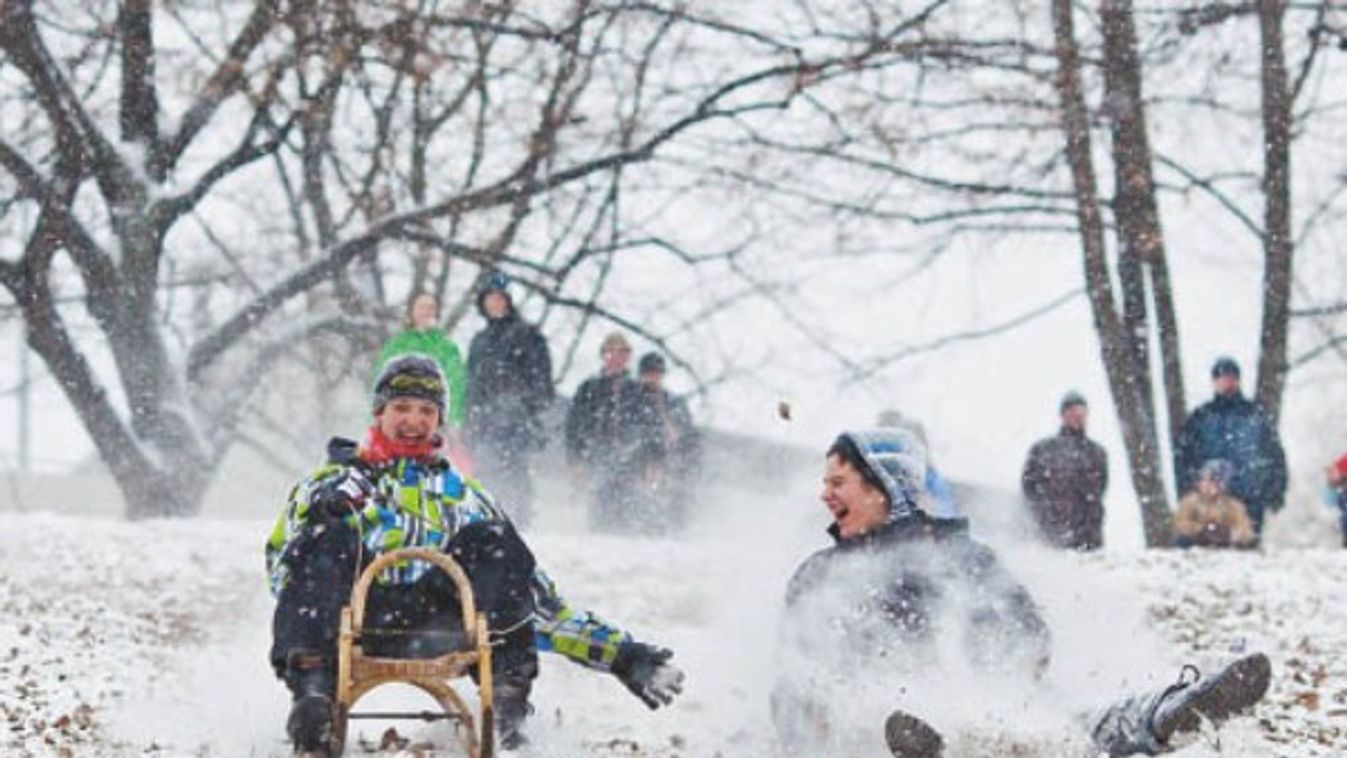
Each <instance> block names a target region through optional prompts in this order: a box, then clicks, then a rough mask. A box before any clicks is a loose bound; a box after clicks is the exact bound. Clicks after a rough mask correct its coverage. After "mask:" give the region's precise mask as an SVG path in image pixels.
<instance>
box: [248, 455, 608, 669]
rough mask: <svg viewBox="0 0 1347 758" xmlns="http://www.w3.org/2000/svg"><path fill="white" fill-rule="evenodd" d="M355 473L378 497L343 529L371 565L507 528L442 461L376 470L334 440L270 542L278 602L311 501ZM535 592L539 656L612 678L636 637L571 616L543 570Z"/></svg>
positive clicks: (395, 578)
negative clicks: (466, 532)
mask: <svg viewBox="0 0 1347 758" xmlns="http://www.w3.org/2000/svg"><path fill="white" fill-rule="evenodd" d="M352 468H354V469H357V470H359V471H360V472H362V473H363V474H364V475H366V476H367V477H368V479H369V481H370V482H371V484H372V485H373V489H374V492H375V494H374V495H373V496H372V497H369V498H368V499H366V501H365V503H364V507H363V508H362V509H361V510H360V511H359V512H358V514H357V513H352V514H351V515H349V516H347V517H346V518H345V522H346V524H347V525H348V526H350V527H352V528H354V529H357V530H359V532H360V534H361V542H362V544H363V547H364V549H365V550H366V551H368V554H369V556H370V559H371V560H372V559H373V558H374V557H376V556H378V555H379V554H382V553H385V552H388V551H391V550H396V549H399V548H403V547H427V548H434V549H437V550H443V549H444V548H445V546H446V545H448V544H449V541H450V540H451V539H452V538H453V536H454V535H455V534H457V533H458V531H459V530H460V529H462V528H463V527H465V526H467V525H468V524H473V523H478V522H483V521H507V522H508V520H509V519H508V517H507V516H506V515H505V513H504V512H503V511H502V510H501V509H500V508H499V507H498V506H497V505H496V504H495V502H494V501H493V499H492V497H491V495H490V494H489V493H488V492H487V491H486V490H485V489H483V488H482V486H481V484H480V483H478V482H477V481H476V480H473V479H470V478H465V477H464V476H463V475H461V474H460V473H459V472H458V471H457V470H455V469H454V468H453V466H452V464H450V462H449V461H448V460H446V459H445V458H443V457H440V456H435V457H434V458H432V459H430V460H426V461H418V460H413V459H407V458H398V459H394V460H391V461H389V462H387V463H384V464H381V465H371V464H368V463H366V462H365V461H363V460H361V458H360V457H359V449H358V447H357V445H356V443H355V442H354V441H352V440H347V439H341V438H334V439H333V440H332V441H331V442H330V443H328V462H327V463H326V464H324V465H323V466H322V467H320V468H319V469H318V470H317V471H315V472H313V474H311V475H310V476H309V477H308V478H306V479H304V480H303V481H301V482H300V483H299V484H297V485H295V487H294V488H293V489H292V490H291V491H290V496H289V499H288V502H287V503H286V506H285V509H284V511H283V512H282V513H281V515H280V517H279V518H278V519H277V520H276V525H275V527H274V528H273V529H272V532H271V536H270V538H269V539H268V540H267V547H266V557H267V571H268V575H269V583H270V586H271V591H272V593H273V594H278V593H279V592H280V590H281V588H282V587H283V586H285V582H286V580H287V579H288V575H287V574H288V569H287V565H286V562H285V561H284V560H283V559H284V558H285V556H286V554H287V551H288V550H289V549H291V546H292V545H293V544H294V542H295V540H296V538H297V537H298V536H299V535H300V533H301V531H302V530H303V528H304V526H305V524H307V523H308V521H309V518H310V498H311V496H312V495H313V493H314V492H315V490H316V489H317V488H318V487H320V486H322V485H323V484H324V483H325V482H327V481H329V480H330V479H331V478H333V477H338V476H343V475H345V474H347V473H348V472H349V471H350V470H351V469H352ZM430 570H433V569H431V568H430V567H429V566H427V565H426V564H424V563H420V562H414V563H410V564H406V565H403V566H400V567H393V568H390V569H389V570H388V571H386V572H384V573H383V574H381V575H380V576H379V577H378V583H380V584H410V583H413V582H415V581H416V580H417V579H418V578H420V577H421V575H423V574H424V573H425V572H426V571H430ZM530 586H531V589H532V591H533V599H534V605H535V611H534V629H535V632H536V634H537V642H538V649H539V650H541V651H552V652H556V653H559V654H561V655H563V656H565V657H566V658H569V659H570V660H572V661H575V662H577V663H580V664H582V665H584V666H587V667H589V668H593V669H598V670H601V671H608V670H610V669H611V667H612V663H613V659H614V658H615V657H616V656H617V652H618V649H619V648H621V647H622V645H623V644H625V643H627V642H629V641H631V639H632V637H631V635H630V634H628V633H626V632H624V631H622V630H620V629H618V628H616V627H614V626H612V625H611V624H609V623H608V622H606V621H604V620H603V619H601V618H599V617H598V616H597V615H595V614H593V613H590V612H588V611H582V610H577V609H575V608H572V607H571V606H570V605H569V604H567V602H566V600H565V599H564V598H563V597H562V596H561V594H560V593H559V592H558V591H557V588H556V585H555V584H554V583H553V581H552V579H551V578H550V577H548V576H547V574H546V573H545V572H544V571H543V570H542V569H541V568H538V569H536V570H535V571H534V574H533V579H532V582H531V585H530Z"/></svg>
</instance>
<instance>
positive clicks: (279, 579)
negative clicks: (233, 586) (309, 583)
mask: <svg viewBox="0 0 1347 758" xmlns="http://www.w3.org/2000/svg"><path fill="white" fill-rule="evenodd" d="M339 470H340V467H338V466H333V465H326V466H323V467H322V468H320V469H318V470H317V471H315V472H314V473H313V475H312V476H310V477H309V478H308V479H305V480H304V481H302V482H300V483H299V484H296V485H295V486H294V487H293V488H291V490H290V496H289V497H288V498H287V499H286V503H285V508H284V509H283V510H282V511H281V515H280V516H278V517H277V518H276V524H275V525H274V526H273V527H272V529H271V534H270V535H269V536H268V537H267V549H266V555H267V584H268V586H269V587H270V588H271V594H273V595H278V594H280V591H281V588H282V587H284V586H285V582H286V579H287V578H288V577H289V567H288V566H287V565H286V563H285V561H284V560H283V559H284V558H285V555H286V552H287V551H288V550H289V548H290V545H291V543H292V542H293V541H294V539H295V536H296V535H297V534H299V531H300V529H302V528H303V527H304V524H305V523H307V522H308V520H309V495H310V493H311V492H312V490H313V487H314V485H315V484H316V483H317V482H319V481H321V480H322V479H324V478H325V477H328V476H331V475H332V474H333V473H335V472H336V471H339Z"/></svg>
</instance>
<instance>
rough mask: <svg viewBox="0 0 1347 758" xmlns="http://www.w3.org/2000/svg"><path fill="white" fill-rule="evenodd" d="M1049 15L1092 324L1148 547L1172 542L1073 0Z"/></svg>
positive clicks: (1057, 3) (1057, 0) (1058, 3)
mask: <svg viewBox="0 0 1347 758" xmlns="http://www.w3.org/2000/svg"><path fill="white" fill-rule="evenodd" d="M1052 21H1053V30H1054V36H1055V43H1056V54H1057V62H1058V71H1057V81H1056V87H1057V91H1058V95H1059V97H1060V98H1061V103H1062V128H1063V130H1064V132H1065V138H1066V152H1067V160H1068V162H1069V164H1070V166H1071V177H1072V181H1073V184H1074V186H1075V191H1076V213H1077V220H1078V223H1079V226H1080V235H1081V249H1082V254H1083V258H1084V264H1085V282H1086V291H1087V293H1088V295H1089V300H1090V307H1091V310H1092V312H1093V314H1094V323H1095V332H1096V334H1098V336H1099V345H1100V352H1101V357H1102V360H1103V364H1104V371H1105V374H1106V375H1107V376H1108V380H1109V389H1110V391H1111V392H1112V394H1113V402H1114V406H1115V407H1116V408H1117V411H1118V421H1119V425H1120V426H1121V427H1122V435H1123V443H1124V446H1125V447H1126V449H1127V457H1128V462H1129V464H1130V465H1129V470H1130V472H1131V475H1132V486H1133V487H1134V488H1135V489H1136V492H1137V496H1138V497H1139V498H1140V501H1141V516H1142V525H1143V529H1144V531H1145V537H1146V544H1147V545H1148V546H1151V547H1156V546H1160V545H1167V544H1169V542H1170V514H1169V504H1168V502H1167V500H1166V497H1165V491H1164V480H1163V478H1162V477H1161V476H1160V470H1159V456H1158V452H1159V451H1158V450H1156V448H1155V445H1154V444H1153V442H1152V440H1151V439H1148V437H1147V434H1146V430H1147V429H1148V428H1149V429H1154V422H1153V420H1152V419H1148V418H1147V415H1148V413H1149V409H1147V408H1144V407H1142V405H1141V404H1140V403H1139V402H1137V398H1138V397H1139V394H1138V392H1137V390H1136V385H1137V382H1142V381H1149V376H1148V375H1147V373H1146V372H1144V371H1141V370H1139V367H1137V366H1136V365H1135V364H1134V362H1133V361H1132V360H1131V356H1132V355H1133V354H1134V353H1133V351H1132V350H1131V348H1130V347H1129V345H1128V340H1129V337H1128V335H1127V334H1126V333H1125V330H1124V327H1123V324H1122V322H1121V321H1120V319H1119V317H1118V314H1117V312H1116V309H1115V308H1116V306H1115V304H1114V303H1115V301H1114V296H1113V285H1112V283H1111V281H1110V279H1109V271H1108V258H1107V253H1106V250H1105V246H1104V223H1103V219H1102V218H1101V217H1100V213H1099V193H1098V189H1097V183H1096V180H1095V171H1094V163H1093V158H1092V157H1091V154H1090V132H1089V128H1090V125H1089V118H1088V115H1087V112H1086V108H1085V95H1084V92H1083V86H1082V84H1081V76H1080V55H1079V51H1078V50H1077V47H1076V39H1075V30H1074V21H1073V19H1072V16H1071V0H1053V3H1052ZM1152 438H1153V435H1152Z"/></svg>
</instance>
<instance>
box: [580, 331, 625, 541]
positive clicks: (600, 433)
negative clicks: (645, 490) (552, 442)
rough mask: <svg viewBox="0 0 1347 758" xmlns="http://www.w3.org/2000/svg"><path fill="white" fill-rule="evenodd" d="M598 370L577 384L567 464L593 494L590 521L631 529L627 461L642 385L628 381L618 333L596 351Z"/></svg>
mask: <svg viewBox="0 0 1347 758" xmlns="http://www.w3.org/2000/svg"><path fill="white" fill-rule="evenodd" d="M599 357H600V358H601V359H602V360H603V366H602V368H601V369H600V371H599V374H598V375H597V376H592V377H590V378H589V379H586V380H585V381H584V382H583V383H581V385H580V387H579V388H578V389H577V390H576V391H575V397H574V398H573V399H572V400H571V408H570V411H569V412H568V413H567V414H566V461H567V463H569V464H570V466H571V470H572V472H573V473H574V475H575V477H576V479H577V480H579V481H580V482H582V487H587V488H591V489H592V507H591V508H590V522H591V524H592V525H593V526H597V527H600V528H614V527H616V528H624V527H627V526H630V523H629V520H630V516H631V513H630V510H631V509H630V507H629V506H630V498H629V495H630V485H631V482H630V481H627V479H628V478H629V477H628V476H627V474H628V473H629V471H628V469H629V466H628V464H629V462H630V460H631V458H632V457H633V456H634V454H635V452H636V448H637V445H638V443H639V439H638V435H639V433H640V415H641V386H640V385H639V384H637V382H636V381H635V380H634V379H632V378H631V374H630V371H629V368H630V366H631V343H629V342H627V338H626V337H624V336H622V334H620V333H618V332H613V333H612V334H609V335H608V336H607V337H604V339H603V343H602V344H601V345H600V346H599Z"/></svg>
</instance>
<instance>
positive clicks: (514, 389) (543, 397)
mask: <svg viewBox="0 0 1347 758" xmlns="http://www.w3.org/2000/svg"><path fill="white" fill-rule="evenodd" d="M509 288H510V278H509V277H508V276H506V275H505V274H504V273H502V272H500V271H494V272H492V273H491V274H490V275H489V276H488V277H487V278H486V280H485V282H483V284H482V286H481V288H480V289H478V291H477V310H478V312H480V313H481V314H482V317H483V318H484V319H486V326H485V327H483V328H482V330H481V331H480V332H478V333H477V334H475V335H473V338H472V342H471V343H470V344H469V346H468V392H467V396H468V399H467V406H468V423H467V442H468V448H469V450H471V451H472V454H473V458H474V460H475V461H477V470H476V473H477V474H478V478H480V479H481V480H482V481H483V482H485V483H486V485H487V486H488V487H490V488H491V491H492V492H494V493H496V495H497V497H498V498H499V499H500V501H501V502H502V503H504V505H505V509H506V510H507V511H508V512H509V513H510V516H511V517H512V518H513V519H514V521H515V523H517V524H519V525H520V526H521V527H525V526H527V524H528V522H529V520H530V518H531V516H532V512H533V478H532V475H531V474H530V472H529V458H530V457H531V456H532V455H533V453H534V452H536V451H538V450H541V449H542V448H543V447H544V446H545V445H546V444H547V436H546V433H545V430H544V428H543V419H542V416H543V413H544V412H545V411H546V410H547V408H548V407H549V406H551V404H552V399H553V397H554V396H555V391H554V389H553V387H552V354H551V352H550V351H549V350H548V348H547V340H546V339H544V338H543V335H542V332H540V331H538V327H536V326H534V325H533V324H530V323H528V322H527V321H524V320H523V319H522V318H520V317H519V313H518V311H516V310H515V307H514V300H513V299H512V298H511V297H510V291H509Z"/></svg>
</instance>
